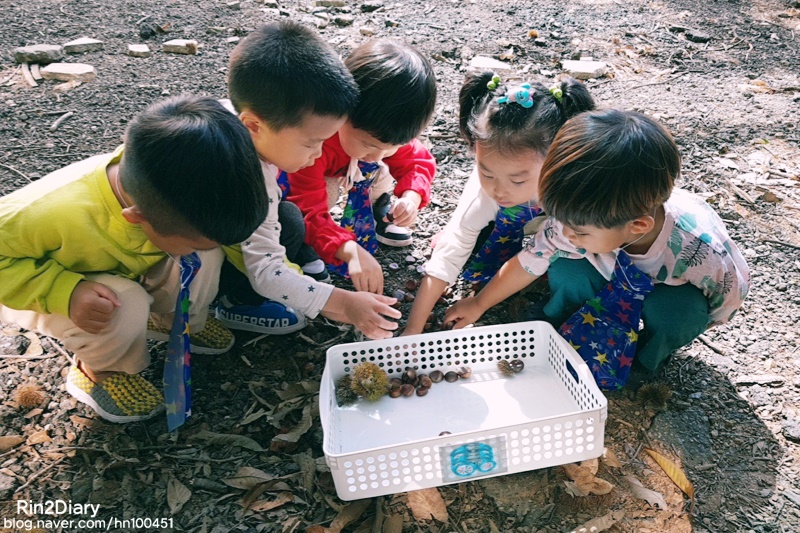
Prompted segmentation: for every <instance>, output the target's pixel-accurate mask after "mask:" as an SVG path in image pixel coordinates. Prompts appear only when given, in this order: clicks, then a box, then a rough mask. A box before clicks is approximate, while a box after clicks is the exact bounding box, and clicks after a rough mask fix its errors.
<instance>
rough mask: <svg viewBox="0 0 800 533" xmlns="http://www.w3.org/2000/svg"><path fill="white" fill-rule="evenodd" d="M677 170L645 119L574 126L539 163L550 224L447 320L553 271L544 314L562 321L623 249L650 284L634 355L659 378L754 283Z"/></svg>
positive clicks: (603, 280)
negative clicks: (679, 183)
mask: <svg viewBox="0 0 800 533" xmlns="http://www.w3.org/2000/svg"><path fill="white" fill-rule="evenodd" d="M679 174H680V153H679V151H678V147H677V145H676V144H675V142H674V140H673V139H672V137H671V135H670V134H669V133H668V132H667V131H666V130H665V129H664V128H663V127H662V126H661V125H659V124H658V123H656V122H655V121H653V120H652V119H650V118H648V117H646V116H645V115H642V114H639V113H634V112H625V111H616V110H603V111H593V112H588V113H583V114H580V115H578V116H576V117H574V118H572V119H571V120H569V121H568V122H567V123H566V124H565V125H564V127H562V129H561V130H560V131H559V133H558V135H557V136H556V138H555V140H554V142H553V144H552V145H551V147H550V150H549V151H548V154H547V158H546V159H545V162H544V166H543V167H542V173H541V179H540V183H539V199H540V204H541V205H542V207H543V208H544V210H545V212H546V213H548V214H549V215H550V218H549V219H548V220H547V222H546V223H545V226H544V228H543V229H542V231H540V232H538V233H537V234H536V236H535V237H534V238H533V239H532V241H531V242H530V243H529V244H528V246H527V247H526V249H524V250H523V251H522V252H520V253H519V254H518V255H517V256H516V257H515V258H514V259H512V260H511V261H509V262H508V263H507V264H506V265H504V266H503V268H502V269H501V270H500V272H499V273H498V274H497V276H495V277H494V278H493V279H492V281H491V282H490V283H489V284H488V285H487V286H486V288H484V289H483V291H481V293H480V294H478V295H477V296H476V297H474V298H467V299H465V300H461V301H460V302H458V303H457V304H455V305H454V306H453V307H452V308H450V309H449V310H448V312H447V314H446V320H447V321H455V322H456V326H455V327H456V328H459V327H464V326H466V325H468V324H471V323H473V322H475V321H476V320H477V319H478V318H480V316H481V315H482V314H483V313H484V312H485V311H486V310H487V309H489V308H490V307H492V306H493V305H496V304H497V303H499V302H501V301H503V300H505V299H506V298H508V297H509V296H511V295H512V294H514V293H515V292H517V291H519V290H521V289H522V288H524V287H526V286H527V285H529V284H530V283H531V282H533V281H534V280H535V279H536V278H538V277H539V276H541V275H542V274H544V273H545V272H547V274H548V279H549V283H550V289H551V298H550V301H549V302H548V303H547V304H546V305H545V307H544V314H545V315H546V317H547V318H548V319H549V320H551V321H552V322H555V323H559V324H560V323H561V322H563V321H564V320H565V319H566V318H567V317H568V316H570V315H571V314H572V313H574V312H575V311H576V310H577V309H578V308H579V307H581V306H582V305H583V304H584V303H585V302H586V301H587V300H589V299H591V298H593V297H594V296H595V295H596V294H597V293H598V291H599V290H600V289H601V288H602V287H603V286H604V285H606V284H607V283H608V281H607V280H609V279H611V276H612V274H613V272H614V267H615V264H616V262H617V256H618V255H619V254H620V251H621V250H624V251H625V252H626V253H627V254H628V256H629V257H630V259H631V261H632V263H633V265H635V266H636V267H637V268H638V269H639V270H640V271H641V272H643V273H644V274H646V275H647V276H648V277H650V278H651V280H652V281H653V283H654V284H655V288H654V290H653V291H652V292H651V293H650V294H648V295H647V296H646V297H645V298H644V301H643V308H642V320H643V322H644V329H643V330H642V331H641V332H640V339H639V351H638V353H637V356H636V360H637V361H638V363H639V365H641V367H642V370H644V371H645V372H646V373H650V374H655V373H656V372H657V371H658V370H659V369H660V368H661V366H662V365H663V363H664V362H665V361H666V360H667V358H668V356H669V355H670V353H671V352H672V351H673V350H676V349H678V348H680V347H681V346H684V345H686V344H688V343H690V342H691V341H692V340H693V339H695V338H696V337H697V336H698V335H700V334H701V333H702V332H703V331H705V330H706V329H707V328H709V327H711V326H714V325H717V324H722V323H724V322H727V321H728V320H730V319H731V318H732V317H733V315H734V314H735V313H736V311H737V310H738V309H739V307H741V305H742V301H743V300H744V298H745V296H746V294H747V291H748V283H749V268H748V266H747V263H746V262H745V260H744V258H743V257H742V254H741V253H740V251H739V249H738V248H737V246H736V244H735V243H734V242H733V241H732V240H731V239H730V237H729V236H728V233H727V231H726V229H725V226H724V224H723V222H722V220H721V219H720V218H719V216H718V215H717V214H716V213H715V212H714V211H713V210H712V209H711V207H709V206H708V204H706V202H705V201H703V199H702V198H699V197H697V196H695V195H693V194H691V193H689V192H687V191H684V190H681V189H674V184H675V179H676V178H677V177H678V176H679Z"/></svg>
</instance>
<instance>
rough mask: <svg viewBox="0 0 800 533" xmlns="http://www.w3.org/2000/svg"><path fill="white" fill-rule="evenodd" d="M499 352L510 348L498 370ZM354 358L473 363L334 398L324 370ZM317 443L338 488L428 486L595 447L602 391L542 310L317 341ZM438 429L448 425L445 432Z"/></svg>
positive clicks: (335, 375)
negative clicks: (444, 327) (415, 387)
mask: <svg viewBox="0 0 800 533" xmlns="http://www.w3.org/2000/svg"><path fill="white" fill-rule="evenodd" d="M501 359H506V360H511V359H521V360H522V361H523V362H524V364H525V367H524V369H523V370H522V372H520V373H519V374H515V375H513V376H510V377H509V376H505V375H503V374H502V373H501V372H500V371H499V370H498V367H497V363H498V361H500V360H501ZM362 361H372V362H374V363H376V364H378V365H380V366H382V367H383V368H384V369H385V370H386V372H387V373H388V374H389V377H399V376H400V375H401V374H402V372H403V370H404V369H405V367H407V366H411V367H414V368H415V369H417V372H420V373H422V372H424V373H429V372H431V371H433V370H441V371H443V372H447V371H448V370H458V369H460V368H461V367H462V366H469V367H470V368H472V377H470V378H469V379H460V380H458V381H457V382H455V383H447V382H446V381H442V382H441V383H434V384H433V386H432V387H431V388H430V391H429V392H428V394H427V395H426V396H422V397H420V396H416V395H414V396H411V397H407V398H406V397H400V398H390V397H389V396H384V397H383V398H382V399H381V400H379V401H377V402H368V401H366V400H359V401H358V402H357V403H355V404H353V405H347V406H342V407H339V406H338V405H337V403H336V394H335V390H334V389H335V382H336V380H338V379H339V378H340V377H342V376H343V375H344V374H348V373H350V372H351V371H352V369H353V367H354V366H355V365H357V364H358V363H360V362H362ZM319 401H320V418H321V420H322V428H323V431H324V434H325V438H324V441H323V450H324V452H325V458H326V460H327V462H328V465H329V466H330V468H331V472H332V474H333V480H334V483H335V485H336V492H337V493H338V495H339V497H340V498H341V499H343V500H354V499H360V498H369V497H374V496H380V495H384V494H392V493H396V492H405V491H409V490H418V489H423V488H428V487H437V486H440V485H447V484H450V483H458V482H461V481H468V480H471V479H477V478H483V477H492V476H499V475H503V474H513V473H516V472H524V471H527V470H534V469H537V468H544V467H549V466H554V465H559V464H565V463H572V462H576V461H582V460H584V459H590V458H593V457H598V456H600V455H601V454H602V452H603V438H604V431H605V420H606V417H607V402H606V398H605V396H603V394H602V393H601V392H600V390H599V389H598V387H597V385H596V384H595V382H594V379H593V378H592V374H591V372H590V371H589V368H588V367H587V366H586V364H585V363H584V362H583V360H581V358H580V356H579V355H578V354H577V353H576V352H575V351H574V350H573V349H572V348H571V347H570V345H569V344H568V343H567V342H565V341H564V340H563V339H562V338H561V337H560V336H559V335H558V333H556V331H555V330H554V329H553V328H552V326H550V325H549V324H547V323H546V322H522V323H516V324H505V325H499V326H485V327H478V328H468V329H463V330H458V331H443V332H438V333H428V334H423V335H413V336H408V337H398V338H393V339H386V340H381V341H368V342H359V343H353V344H343V345H339V346H334V347H332V348H330V349H328V352H327V361H326V364H325V371H324V372H323V374H322V384H321V388H320V398H319ZM446 432H449V433H446Z"/></svg>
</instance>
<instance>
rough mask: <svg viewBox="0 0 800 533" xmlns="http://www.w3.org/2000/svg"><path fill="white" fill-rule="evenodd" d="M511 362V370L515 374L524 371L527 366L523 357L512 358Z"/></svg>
mask: <svg viewBox="0 0 800 533" xmlns="http://www.w3.org/2000/svg"><path fill="white" fill-rule="evenodd" d="M509 364H510V365H511V370H512V371H513V372H514V373H515V374H519V373H520V372H522V369H523V368H525V363H524V362H523V361H522V359H512V360H511V361H509Z"/></svg>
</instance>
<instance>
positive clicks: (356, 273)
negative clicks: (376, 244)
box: [347, 246, 383, 294]
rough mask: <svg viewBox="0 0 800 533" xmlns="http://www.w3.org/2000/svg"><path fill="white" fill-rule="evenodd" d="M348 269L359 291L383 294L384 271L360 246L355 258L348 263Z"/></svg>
mask: <svg viewBox="0 0 800 533" xmlns="http://www.w3.org/2000/svg"><path fill="white" fill-rule="evenodd" d="M347 269H348V271H349V273H350V279H351V280H353V286H354V287H355V288H356V290H357V291H367V292H373V293H375V294H383V269H382V268H381V265H380V263H378V260H377V259H375V258H374V257H372V254H371V253H369V252H368V251H366V250H365V249H364V248H363V247H361V246H358V248H357V250H356V254H355V257H353V258H352V259H351V260H350V261H348V262H347Z"/></svg>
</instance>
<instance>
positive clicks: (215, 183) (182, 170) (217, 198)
mask: <svg viewBox="0 0 800 533" xmlns="http://www.w3.org/2000/svg"><path fill="white" fill-rule="evenodd" d="M120 179H121V180H122V186H123V188H124V189H125V191H126V192H127V193H128V194H129V195H130V196H131V197H132V198H133V200H134V201H135V202H136V205H137V206H138V208H139V209H140V210H141V212H142V215H143V216H144V218H145V219H147V221H148V222H149V223H150V224H151V225H152V226H153V229H155V230H156V231H157V232H159V233H161V234H163V235H184V236H190V237H195V236H197V235H198V234H199V235H202V236H204V237H206V238H208V239H210V240H212V241H215V242H218V243H220V244H235V243H238V242H241V241H243V240H245V239H246V238H248V237H249V236H250V235H251V234H252V233H253V231H255V229H256V228H257V227H258V225H259V224H261V223H262V222H263V221H264V219H265V218H266V217H267V190H266V186H265V184H264V176H263V173H262V170H261V163H260V162H259V159H258V155H257V154H256V150H255V147H254V146H253V141H252V139H251V138H250V134H249V132H248V131H247V128H245V126H244V124H242V122H241V121H240V120H239V119H238V118H237V117H236V115H234V114H233V113H231V112H230V111H228V110H227V109H225V108H224V107H223V106H222V104H220V103H219V102H218V101H217V100H214V99H213V98H208V97H200V96H176V97H173V98H170V99H168V100H163V101H160V102H157V103H155V104H153V105H151V106H150V107H148V108H147V109H145V110H144V111H143V112H141V113H140V114H139V115H138V116H137V117H136V118H134V119H133V120H132V121H131V123H130V125H129V126H128V130H127V133H126V138H125V151H124V153H123V156H122V160H121V162H120Z"/></svg>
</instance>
